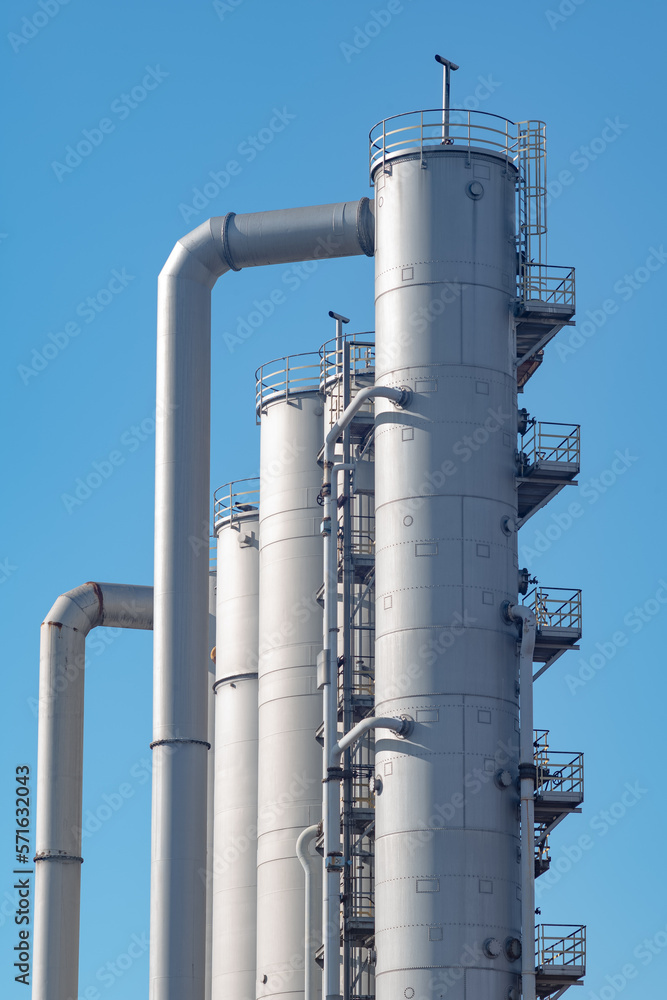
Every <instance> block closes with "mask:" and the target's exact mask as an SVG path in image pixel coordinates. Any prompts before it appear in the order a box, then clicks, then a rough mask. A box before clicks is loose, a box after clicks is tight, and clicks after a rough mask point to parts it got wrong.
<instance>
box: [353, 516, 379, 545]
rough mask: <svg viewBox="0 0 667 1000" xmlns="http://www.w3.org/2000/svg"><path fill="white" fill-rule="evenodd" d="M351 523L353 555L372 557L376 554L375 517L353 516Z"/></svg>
mask: <svg viewBox="0 0 667 1000" xmlns="http://www.w3.org/2000/svg"><path fill="white" fill-rule="evenodd" d="M351 521H352V524H351V527H350V550H351V552H352V553H353V555H372V554H373V553H374V552H375V517H374V516H373V515H372V514H353V515H352V518H351Z"/></svg>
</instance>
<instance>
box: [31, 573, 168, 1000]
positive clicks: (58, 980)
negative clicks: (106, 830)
mask: <svg viewBox="0 0 667 1000" xmlns="http://www.w3.org/2000/svg"><path fill="white" fill-rule="evenodd" d="M98 625H107V626H111V627H115V628H137V629H151V628H152V627H153V588H152V587H134V586H129V585H124V584H116V583H93V582H90V583H84V584H83V585H82V586H80V587H75V589H74V590H70V591H68V592H67V593H66V594H61V595H60V597H59V598H58V599H57V600H56V601H55V603H54V604H53V607H52V608H51V610H50V611H49V613H48V615H47V616H46V619H45V621H44V622H43V624H42V629H41V643H40V672H39V723H38V727H39V728H38V766H37V817H36V819H37V822H36V836H35V861H36V862H41V863H38V864H37V866H36V870H35V950H34V957H33V994H32V995H33V997H34V1000H68V998H70V997H75V996H77V995H78V973H79V968H78V966H79V910H80V889H81V862H82V860H83V859H82V857H81V837H82V790H83V693H84V675H85V643H86V636H87V635H88V633H89V632H90V631H91V629H93V628H95V627H97V626H98Z"/></svg>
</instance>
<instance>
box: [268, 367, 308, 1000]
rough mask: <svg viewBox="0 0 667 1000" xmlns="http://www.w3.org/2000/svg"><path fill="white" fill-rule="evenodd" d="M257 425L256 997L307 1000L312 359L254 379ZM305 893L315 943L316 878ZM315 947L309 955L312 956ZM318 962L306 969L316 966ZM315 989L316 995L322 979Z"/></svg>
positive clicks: (276, 369)
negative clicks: (301, 842) (301, 844)
mask: <svg viewBox="0 0 667 1000" xmlns="http://www.w3.org/2000/svg"><path fill="white" fill-rule="evenodd" d="M257 415H258V420H259V421H260V424H261V462H260V484H261V504H260V603H259V608H260V611H259V634H260V639H259V751H258V788H259V800H258V823H257V826H258V841H257V997H258V998H262V1000H263V998H266V997H276V998H277V997H280V1000H303V996H304V891H305V876H304V871H303V868H302V867H301V864H300V862H299V860H298V858H297V855H296V842H297V839H298V837H299V835H300V834H301V833H302V832H303V830H304V829H305V828H306V827H308V826H311V825H313V824H315V823H319V822H320V819H321V816H322V805H321V803H322V785H321V780H322V751H321V748H320V746H319V745H318V743H317V741H316V733H317V730H318V728H319V727H320V725H321V723H322V696H321V694H320V692H319V691H318V687H317V657H318V654H319V653H320V651H321V649H322V608H321V606H320V604H319V603H318V595H319V591H320V589H321V587H322V580H323V563H322V540H321V538H320V522H321V508H320V506H319V505H318V496H319V493H320V487H321V482H322V471H321V469H320V467H319V465H318V462H317V457H318V453H319V452H320V450H321V448H322V439H323V430H324V424H323V407H322V399H321V397H320V392H319V357H318V355H299V356H296V357H290V358H280V359H278V360H277V361H275V362H271V363H269V364H267V365H264V366H262V368H260V369H259V371H258V373H257ZM311 890H312V893H313V896H312V906H311V911H310V912H311V913H312V914H313V925H312V928H311V939H312V942H313V943H314V944H315V948H317V947H319V944H320V943H321V941H322V932H321V921H320V913H321V891H322V890H321V872H317V873H314V874H313V878H312V883H311ZM315 948H314V949H312V951H313V953H314V951H315ZM313 961H314V960H313ZM313 972H314V975H313V982H314V983H315V984H316V993H315V996H314V997H313V998H312V1000H316V998H317V997H318V996H319V995H320V989H319V985H320V982H321V974H320V969H319V967H317V966H315V968H314V970H313Z"/></svg>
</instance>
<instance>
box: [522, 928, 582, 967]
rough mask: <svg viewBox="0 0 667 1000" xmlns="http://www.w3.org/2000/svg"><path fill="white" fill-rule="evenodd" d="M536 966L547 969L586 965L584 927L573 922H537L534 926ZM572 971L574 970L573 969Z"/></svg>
mask: <svg viewBox="0 0 667 1000" xmlns="http://www.w3.org/2000/svg"><path fill="white" fill-rule="evenodd" d="M535 961H536V964H537V968H538V969H541V970H544V969H546V970H547V971H549V970H550V969H555V968H564V967H567V966H571V967H576V969H577V971H579V970H580V969H581V970H583V969H585V967H586V928H585V927H584V926H577V925H574V924H538V925H537V927H536V928H535ZM573 971H574V970H573Z"/></svg>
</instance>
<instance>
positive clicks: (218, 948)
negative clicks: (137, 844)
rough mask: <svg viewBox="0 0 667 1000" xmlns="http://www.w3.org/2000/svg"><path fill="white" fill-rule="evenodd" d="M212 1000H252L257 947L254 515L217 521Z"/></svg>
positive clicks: (256, 564)
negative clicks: (229, 999) (232, 999)
mask: <svg viewBox="0 0 667 1000" xmlns="http://www.w3.org/2000/svg"><path fill="white" fill-rule="evenodd" d="M215 530H216V534H217V536H218V602H217V640H216V682H215V692H216V694H215V700H216V742H215V773H216V778H215V835H214V860H213V868H212V871H213V900H214V903H213V969H212V980H213V989H212V996H213V1000H228V998H230V997H234V998H235V1000H255V978H256V976H255V951H256V942H257V642H258V613H259V541H258V535H259V518H258V512H257V510H254V511H248V512H247V513H243V514H239V513H234V515H233V518H232V519H231V520H230V517H229V516H227V517H224V518H222V519H220V520H216V525H215Z"/></svg>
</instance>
